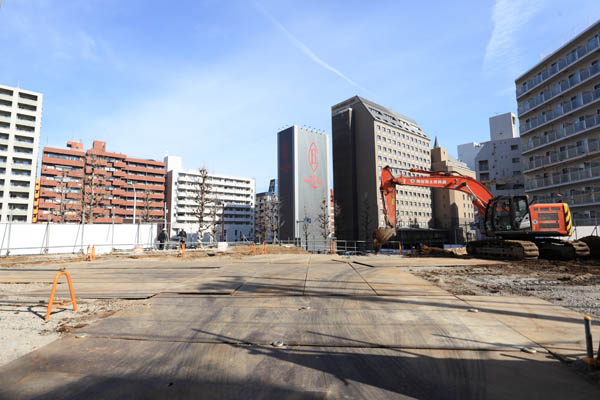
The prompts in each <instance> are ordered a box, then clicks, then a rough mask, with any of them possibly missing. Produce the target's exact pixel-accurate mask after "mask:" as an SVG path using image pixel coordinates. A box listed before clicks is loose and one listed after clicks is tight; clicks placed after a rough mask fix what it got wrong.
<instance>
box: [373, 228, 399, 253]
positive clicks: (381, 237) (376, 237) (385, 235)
mask: <svg viewBox="0 0 600 400" xmlns="http://www.w3.org/2000/svg"><path fill="white" fill-rule="evenodd" d="M395 234H396V230H395V229H394V228H379V229H377V230H376V231H375V233H373V246H374V247H375V252H376V253H379V250H381V248H382V247H383V245H384V244H386V243H387V241H388V240H390V238H391V237H392V236H394V235H395Z"/></svg>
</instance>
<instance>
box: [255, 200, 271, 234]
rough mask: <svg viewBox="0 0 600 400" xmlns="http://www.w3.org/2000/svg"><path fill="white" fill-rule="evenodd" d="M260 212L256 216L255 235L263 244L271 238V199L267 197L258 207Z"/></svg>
mask: <svg viewBox="0 0 600 400" xmlns="http://www.w3.org/2000/svg"><path fill="white" fill-rule="evenodd" d="M258 206H259V208H258V212H257V215H256V219H255V220H254V225H255V233H256V239H257V240H258V242H259V243H262V242H264V241H266V240H267V238H268V236H269V216H268V207H269V198H268V197H265V200H264V201H261V203H260V204H259V205H258Z"/></svg>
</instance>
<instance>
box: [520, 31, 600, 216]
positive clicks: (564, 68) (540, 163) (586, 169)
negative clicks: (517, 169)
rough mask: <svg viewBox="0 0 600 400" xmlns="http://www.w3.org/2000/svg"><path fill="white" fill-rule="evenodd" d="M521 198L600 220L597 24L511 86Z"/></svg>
mask: <svg viewBox="0 0 600 400" xmlns="http://www.w3.org/2000/svg"><path fill="white" fill-rule="evenodd" d="M516 90H517V92H516V95H517V102H518V107H519V108H518V111H519V125H520V136H521V144H522V164H523V173H524V175H525V192H526V193H527V194H528V195H529V196H530V199H531V200H534V201H538V202H546V201H548V202H549V201H566V202H567V203H569V205H570V207H571V210H572V212H573V219H574V223H575V224H576V225H589V224H596V223H597V221H599V220H600V21H598V22H596V23H595V24H594V25H592V26H591V27H589V28H588V29H586V30H585V31H584V32H582V33H581V34H579V35H578V36H577V37H575V38H574V39H573V40H571V41H569V42H568V43H567V44H565V45H564V46H562V47H561V48H560V49H558V50H556V51H555V52H554V53H552V54H551V55H549V56H548V57H546V58H545V59H544V60H543V61H541V62H540V63H539V64H537V65H536V66H534V67H533V68H531V69H530V70H529V71H527V72H526V73H524V74H523V75H522V76H521V77H519V78H518V79H517V80H516Z"/></svg>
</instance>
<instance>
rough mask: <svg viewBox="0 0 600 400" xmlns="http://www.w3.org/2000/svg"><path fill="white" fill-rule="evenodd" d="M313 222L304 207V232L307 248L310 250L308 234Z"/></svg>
mask: <svg viewBox="0 0 600 400" xmlns="http://www.w3.org/2000/svg"><path fill="white" fill-rule="evenodd" d="M310 224H312V220H311V219H310V218H309V217H308V216H307V215H306V207H304V221H302V232H303V233H304V241H305V248H306V250H308V232H309V230H310Z"/></svg>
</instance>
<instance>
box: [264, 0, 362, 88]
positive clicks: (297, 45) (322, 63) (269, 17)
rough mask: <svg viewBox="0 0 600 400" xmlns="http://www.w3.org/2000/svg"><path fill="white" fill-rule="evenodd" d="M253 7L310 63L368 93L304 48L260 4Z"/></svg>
mask: <svg viewBox="0 0 600 400" xmlns="http://www.w3.org/2000/svg"><path fill="white" fill-rule="evenodd" d="M254 6H255V8H256V9H257V10H258V11H259V12H260V13H261V14H263V15H264V16H265V18H267V19H268V20H269V21H271V23H272V24H273V25H275V27H277V29H279V30H280V31H281V32H282V33H283V34H284V35H285V36H287V38H288V39H289V41H290V42H291V43H292V44H293V45H294V46H295V47H297V48H298V49H299V50H300V51H301V52H302V53H304V54H305V55H306V56H308V58H310V59H311V60H312V61H314V62H315V63H317V64H318V65H320V66H321V67H323V68H325V69H327V70H329V71H331V72H333V73H334V74H336V75H337V76H339V77H340V78H342V79H343V80H345V81H346V82H348V83H349V84H350V85H352V86H354V87H356V88H358V89H360V90H362V91H365V92H368V90H367V89H365V88H364V87H362V86H361V85H359V84H358V83H356V82H355V81H353V80H352V79H350V78H348V77H347V76H346V75H344V74H343V73H342V72H341V71H339V70H338V69H337V68H335V67H333V66H332V65H330V64H328V63H327V62H325V61H323V60H322V59H321V58H320V57H319V56H317V55H316V54H315V53H314V52H313V51H312V50H311V49H309V48H308V46H306V45H305V44H304V43H302V42H301V41H300V40H298V38H296V36H294V35H293V34H292V33H291V32H290V31H289V30H287V28H286V27H285V26H283V25H282V24H281V23H280V22H279V21H277V20H276V19H275V17H273V16H272V15H271V14H270V13H269V12H268V11H267V10H265V9H264V7H262V6H261V5H260V4H258V3H256V2H254Z"/></svg>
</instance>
